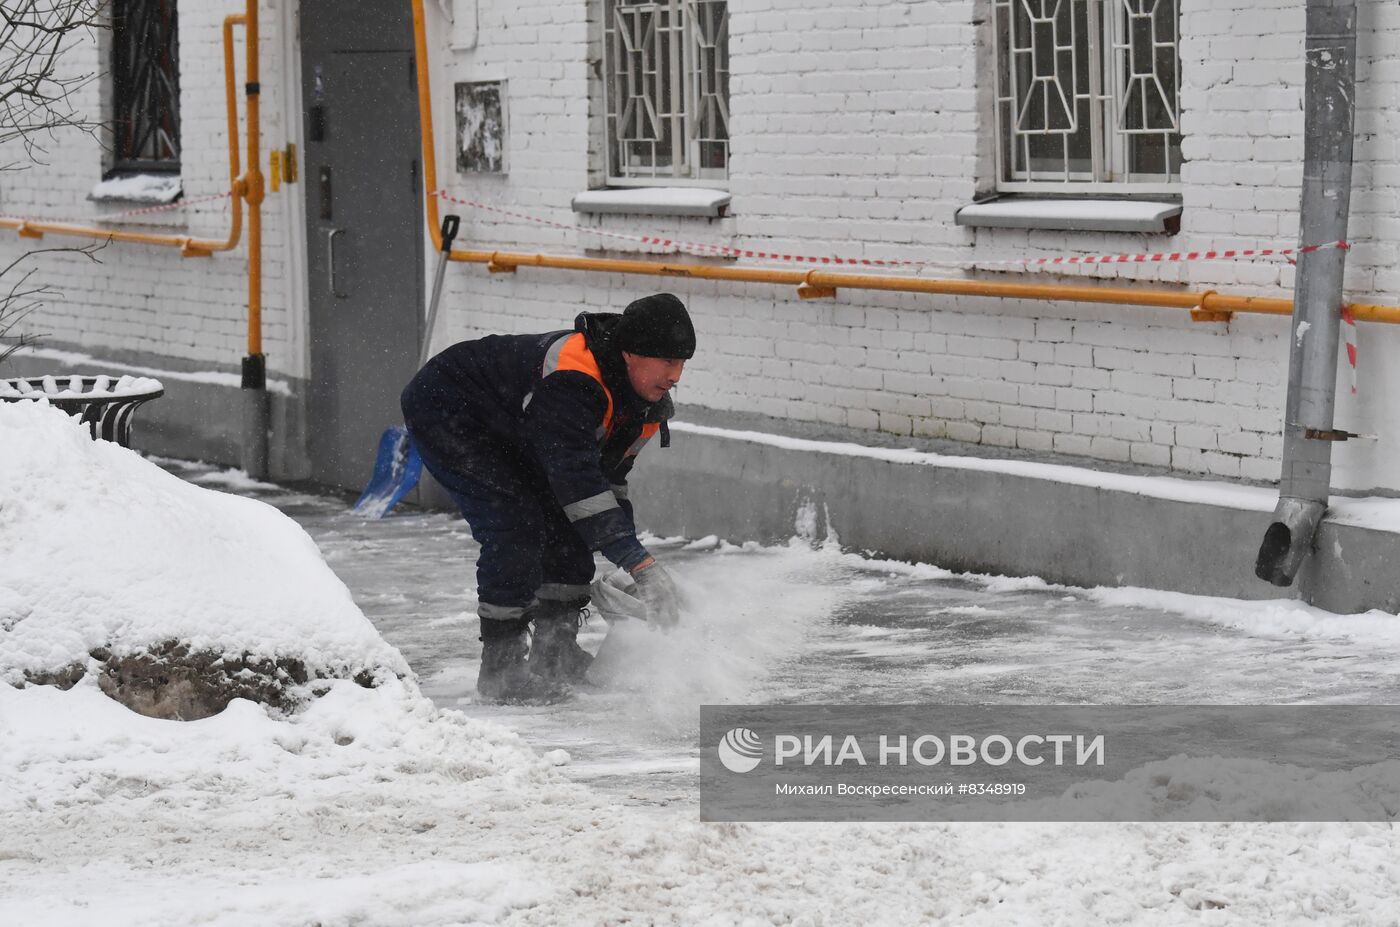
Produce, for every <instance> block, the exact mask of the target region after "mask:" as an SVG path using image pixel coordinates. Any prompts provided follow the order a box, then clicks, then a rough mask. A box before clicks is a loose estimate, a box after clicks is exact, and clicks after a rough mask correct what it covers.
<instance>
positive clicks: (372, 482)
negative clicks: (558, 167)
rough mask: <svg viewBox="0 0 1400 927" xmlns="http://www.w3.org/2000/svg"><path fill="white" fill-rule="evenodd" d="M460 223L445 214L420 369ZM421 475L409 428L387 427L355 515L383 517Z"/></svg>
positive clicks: (421, 469)
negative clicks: (372, 472)
mask: <svg viewBox="0 0 1400 927" xmlns="http://www.w3.org/2000/svg"><path fill="white" fill-rule="evenodd" d="M460 225H461V220H460V219H459V218H458V217H457V216H443V217H442V250H440V251H439V252H438V264H437V275H436V276H435V277H434V278H433V295H432V298H431V299H429V300H428V324H427V327H426V328H425V329H424V330H423V347H422V348H421V349H420V351H419V357H418V366H419V367H420V368H421V367H422V366H423V365H424V364H426V363H427V362H428V348H429V347H430V346H431V345H432V343H433V326H434V324H435V323H436V322H437V311H438V300H440V299H441V298H442V279H443V277H444V276H445V275H446V273H447V255H448V252H450V251H451V250H452V240H453V239H454V238H456V237H457V229H458V227H459V226H460ZM422 475H423V461H422V460H421V459H420V458H419V456H418V449H417V448H416V447H414V446H413V439H412V438H411V437H409V435H408V431H407V430H406V429H405V428H404V427H403V426H402V425H392V426H390V427H388V428H386V429H384V434H382V435H380V436H379V453H378V454H376V455H375V458H374V474H373V475H372V476H370V478H369V485H368V486H366V487H365V491H364V492H363V493H361V494H360V498H359V501H357V502H356V503H355V508H354V512H355V514H356V515H363V516H364V517H366V518H383V517H384V516H385V515H388V514H389V511H390V510H391V509H393V507H394V506H396V505H398V504H399V500H400V499H402V498H403V497H404V496H405V495H407V494H408V491H409V490H410V489H412V488H413V487H415V486H417V485H418V479H419V477H421V476H422Z"/></svg>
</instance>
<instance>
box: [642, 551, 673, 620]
mask: <svg viewBox="0 0 1400 927" xmlns="http://www.w3.org/2000/svg"><path fill="white" fill-rule="evenodd" d="M632 578H633V579H635V580H636V581H637V598H639V599H641V600H642V604H643V605H645V606H646V607H647V620H648V621H650V622H652V623H653V624H655V625H658V626H659V627H663V628H671V627H675V625H676V624H677V623H678V622H679V621H680V620H681V596H680V591H679V590H678V589H676V582H675V580H673V579H672V578H671V574H670V573H669V572H668V571H667V570H666V568H665V567H664V566H662V565H661V564H659V563H657V562H656V561H655V560H648V561H646V562H644V565H643V566H640V567H638V568H637V569H636V570H635V571H634V572H633V573H632Z"/></svg>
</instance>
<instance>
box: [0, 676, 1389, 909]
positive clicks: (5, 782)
mask: <svg viewBox="0 0 1400 927" xmlns="http://www.w3.org/2000/svg"><path fill="white" fill-rule="evenodd" d="M0 742H3V743H4V744H5V745H6V750H5V758H6V762H4V763H0V909H3V910H4V911H5V913H6V917H7V922H14V923H21V924H28V923H40V922H42V923H45V924H49V925H53V927H65V925H86V924H91V923H93V921H94V917H99V919H100V920H101V922H102V923H103V924H105V925H109V927H125V925H132V927H136V925H140V927H162V925H172V927H173V925H190V924H198V925H201V927H224V925H228V927H234V925H238V927H242V925H245V924H272V923H276V924H313V923H315V924H321V925H324V927H333V925H334V927H349V925H357V924H358V925H375V927H400V925H403V927H408V925H412V927H433V925H444V927H446V925H461V924H477V923H511V924H560V923H580V924H584V923H587V924H595V923H655V924H698V925H730V924H745V923H752V924H776V923H782V924H805V925H812V927H815V925H821V924H831V923H837V922H844V921H845V920H848V919H849V917H848V914H849V912H857V911H858V912H859V913H860V915H861V920H862V921H864V922H867V923H874V924H924V923H931V922H934V921H937V920H940V919H947V920H950V921H951V920H957V921H958V923H966V924H974V925H982V924H985V925H992V924H1008V923H1037V924H1039V923H1078V924H1083V923H1120V924H1134V925H1140V924H1180V923H1188V922H1191V923H1194V922H1195V918H1196V917H1197V915H1195V914H1194V913H1193V912H1198V911H1199V912H1211V911H1215V910H1216V909H1221V910H1219V912H1218V917H1227V918H1228V922H1230V923H1245V924H1273V923H1283V922H1286V923H1301V922H1305V921H1306V922H1317V923H1343V922H1345V923H1349V924H1373V923H1374V924H1381V923H1387V922H1388V919H1389V918H1390V917H1391V914H1392V911H1393V899H1392V897H1391V896H1392V894H1393V886H1394V884H1395V881H1396V880H1397V878H1400V864H1397V862H1396V861H1397V859H1400V854H1397V849H1398V848H1400V839H1398V838H1397V836H1396V834H1395V831H1394V830H1393V829H1392V828H1390V827H1389V826H1388V825H1384V824H1381V825H1311V824H1292V825H1249V824H1238V825H1226V826H1210V825H1173V824H1118V825H1113V824H1100V825H1067V824H1003V823H988V824H939V825H911V824H885V825H858V824H807V825H782V824H765V825H735V824H702V823H699V822H697V821H695V819H694V817H693V811H690V812H682V813H681V814H676V813H660V812H646V811H639V810H638V809H636V808H628V807H622V806H619V805H616V804H610V803H608V802H606V801H604V800H601V799H600V798H598V797H597V796H596V795H592V794H590V793H588V792H587V791H585V790H584V789H583V788H582V787H580V786H578V785H574V784H572V783H569V782H567V781H565V780H564V779H563V778H562V777H561V776H559V775H558V774H557V772H556V771H555V770H554V769H553V768H552V767H551V765H550V763H549V762H548V761H547V760H546V759H544V758H536V757H534V756H532V755H531V754H530V752H529V751H528V750H527V749H525V748H524V747H523V746H522V745H521V743H520V741H519V740H518V739H517V738H516V737H515V735H513V734H509V733H507V732H505V731H504V730H503V729H501V728H499V727H497V726H496V725H494V724H490V723H487V722H473V721H471V720H468V719H466V718H464V717H462V716H461V715H460V714H459V713H457V712H454V711H436V710H434V709H433V708H432V706H431V705H430V704H429V703H428V702H427V700H426V699H423V698H422V697H421V696H419V695H418V694H417V692H416V690H415V689H414V688H413V686H412V684H411V683H406V682H402V681H391V682H389V683H386V684H385V685H384V686H381V687H379V688H377V689H372V690H367V689H361V688H359V687H357V686H355V685H353V684H350V683H347V682H345V681H338V682H335V683H333V684H332V690H331V691H330V692H329V693H328V694H327V695H326V696H325V697H323V698H321V699H319V700H318V701H316V702H315V703H313V704H312V705H310V706H309V707H308V708H307V709H306V711H304V712H302V713H300V714H297V715H294V716H291V717H288V718H274V717H269V716H268V715H267V714H266V713H264V712H263V711H262V710H261V709H259V708H257V707H256V706H253V705H251V704H249V703H246V702H241V701H236V702H234V703H232V704H231V705H230V706H229V708H228V710H226V711H225V712H224V713H223V714H222V715H219V716H217V717H214V718H209V719H206V720H203V721H195V722H191V723H188V724H170V723H167V722H159V721H153V720H150V719H146V718H141V717H138V716H136V715H133V714H131V713H129V712H126V711H125V710H124V709H122V708H120V707H119V706H117V705H115V704H114V703H112V702H110V701H108V700H106V699H104V698H103V697H102V696H101V695H100V694H98V693H97V692H96V690H95V687H94V686H93V685H92V683H91V682H90V681H84V682H82V683H79V684H78V686H77V687H75V688H74V689H73V690H71V691H69V692H59V691H57V690H54V689H51V688H42V687H41V688H30V689H24V690H15V689H8V688H6V687H0ZM833 912H840V913H838V914H833ZM1212 922H1216V921H1212ZM1220 922H1224V921H1220Z"/></svg>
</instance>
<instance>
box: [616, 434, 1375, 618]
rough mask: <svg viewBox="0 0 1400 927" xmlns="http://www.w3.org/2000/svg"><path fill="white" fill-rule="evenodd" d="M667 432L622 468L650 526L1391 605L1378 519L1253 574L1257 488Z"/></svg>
mask: <svg viewBox="0 0 1400 927" xmlns="http://www.w3.org/2000/svg"><path fill="white" fill-rule="evenodd" d="M673 432H674V435H675V438H674V447H673V448H672V449H670V450H668V451H651V450H649V451H648V452H647V459H646V460H645V461H644V462H643V463H642V464H641V465H639V466H638V467H637V469H636V470H635V471H634V474H635V475H634V477H633V478H632V480H631V482H632V484H633V485H634V486H635V489H634V492H633V498H634V499H636V505H637V512H638V518H639V520H640V521H642V522H643V523H644V524H645V525H646V526H647V527H649V528H650V529H651V530H653V531H655V532H657V533H660V534H684V535H688V536H693V537H694V536H703V535H707V534H718V535H720V536H722V537H726V538H729V539H731V540H741V539H757V540H764V541H772V540H778V539H782V538H787V537H791V536H792V535H793V534H794V532H795V525H796V524H797V522H798V519H799V517H801V518H802V519H803V520H804V521H805V522H808V523H811V522H812V521H813V518H812V516H813V515H814V514H815V515H816V516H817V517H816V519H815V526H816V531H817V534H818V536H821V535H824V534H826V533H828V532H832V531H834V532H835V533H836V536H837V538H838V539H839V541H840V543H841V545H842V546H843V547H845V548H848V549H852V550H858V551H862V552H869V553H872V554H876V555H879V556H883V557H890V558H895V559H899V560H910V561H922V562H928V563H935V564H937V565H939V566H942V567H945V568H947V569H951V570H958V571H974V572H979V573H994V574H1009V575H1035V576H1040V577H1043V578H1044V579H1046V580H1048V581H1050V582H1056V583H1066V584H1070V585H1076V586H1141V587H1146V588H1151V589H1166V590H1173V591H1178V592H1187V593H1193V594H1198V595H1213V596H1229V597H1233V598H1243V599H1274V598H1303V599H1305V600H1306V601H1308V602H1310V603H1312V604H1315V605H1318V606H1320V607H1322V608H1326V609H1329V610H1331V611H1337V612H1357V611H1365V610H1367V609H1371V608H1382V609H1385V610H1387V611H1396V610H1397V609H1400V571H1397V570H1395V569H1394V566H1393V565H1394V564H1395V563H1396V562H1400V533H1396V532H1394V531H1390V530H1383V529H1382V528H1379V527H1376V526H1370V525H1365V524H1346V523H1339V522H1338V521H1334V520H1329V521H1328V522H1325V523H1324V525H1323V528H1322V531H1321V533H1320V536H1319V543H1318V548H1319V549H1318V551H1317V553H1316V555H1315V556H1314V557H1313V558H1312V560H1311V562H1310V564H1309V566H1308V567H1307V569H1306V571H1305V575H1304V576H1302V577H1301V578H1300V580H1299V583H1298V584H1297V586H1296V587H1295V588H1293V589H1279V588H1276V587H1274V586H1270V585H1268V584H1267V583H1263V582H1261V581H1259V580H1258V579H1256V578H1255V577H1254V557H1255V554H1256V553H1257V551H1258V547H1259V542H1260V540H1261V539H1262V538H1263V534H1264V529H1265V528H1266V527H1267V525H1268V523H1269V518H1270V513H1271V511H1272V503H1273V499H1274V492H1273V491H1272V490H1270V489H1267V488H1264V487H1251V486H1233V485H1230V484H1221V483H1206V482H1197V481H1192V480H1183V479H1177V478H1172V477H1151V476H1125V475H1120V474H1113V473H1104V472H1103V471H1098V470H1095V469H1089V468H1071V467H1063V466H1055V465H1046V464H1038V463H1034V462H1025V461H989V460H986V459H975V458H949V457H945V458H943V459H942V461H941V462H939V463H934V462H933V461H930V460H927V459H924V460H920V459H919V458H920V457H923V458H934V457H938V456H939V455H929V454H920V453H919V452H909V451H903V452H899V451H895V452H888V451H887V452H885V454H884V455H883V456H881V455H880V454H878V453H873V452H878V451H880V450H881V449H878V448H876V449H871V448H863V449H858V450H867V451H871V452H872V453H870V454H860V453H858V452H856V451H853V450H852V448H853V447H854V446H853V445H849V444H840V443H837V442H820V441H811V440H805V439H793V438H788V437H784V436H780V435H774V434H768V435H764V434H759V433H753V432H748V433H745V432H729V433H723V432H722V431H721V430H720V429H711V428H705V427H703V426H687V425H685V424H684V423H677V424H676V425H675V426H674V428H673ZM823 445H825V446H823ZM1037 468H1038V469H1039V470H1040V471H1041V472H1040V473H1039V474H1037V472H1036V471H1037ZM1018 471H1019V472H1018ZM1055 471H1074V472H1064V473H1060V472H1055ZM1105 478H1106V479H1105ZM1125 480H1127V481H1143V482H1141V483H1136V482H1133V483H1124V482H1123V481H1125ZM1105 482H1107V483H1108V484H1109V485H1107V486H1105V485H1100V484H1103V483H1105ZM1154 485H1155V486H1156V489H1157V490H1160V491H1153V486H1154ZM1143 489H1146V490H1148V491H1147V492H1143V491H1141V490H1143ZM1196 499H1199V501H1195V500H1196ZM1329 519H1330V516H1329Z"/></svg>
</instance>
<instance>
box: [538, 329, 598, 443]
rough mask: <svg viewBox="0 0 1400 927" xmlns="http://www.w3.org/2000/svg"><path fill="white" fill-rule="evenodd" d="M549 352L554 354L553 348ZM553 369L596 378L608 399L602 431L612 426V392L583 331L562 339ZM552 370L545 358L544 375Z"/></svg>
mask: <svg viewBox="0 0 1400 927" xmlns="http://www.w3.org/2000/svg"><path fill="white" fill-rule="evenodd" d="M549 353H550V354H551V355H552V354H554V350H553V348H551V349H550V351H549ZM554 370H577V371H578V372H579V373H586V374H588V375H589V376H590V377H592V378H593V379H595V380H597V381H598V385H599V386H601V387H602V388H603V395H604V396H606V397H607V400H608V409H607V411H606V412H604V413H603V431H604V432H607V431H608V430H609V429H610V428H612V417H613V398H612V393H610V392H608V385H607V384H606V383H604V382H603V370H602V368H600V367H599V366H598V360H597V358H595V357H594V356H593V352H592V351H590V350H588V339H586V338H584V336H583V332H578V333H576V334H573V335H570V336H569V337H567V338H565V339H563V345H562V346H561V347H560V348H559V354H558V361H557V362H556V364H555V366H554ZM554 370H550V369H549V360H548V359H546V361H545V369H544V375H545V376H549V375H550V374H551V373H553V372H554Z"/></svg>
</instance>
